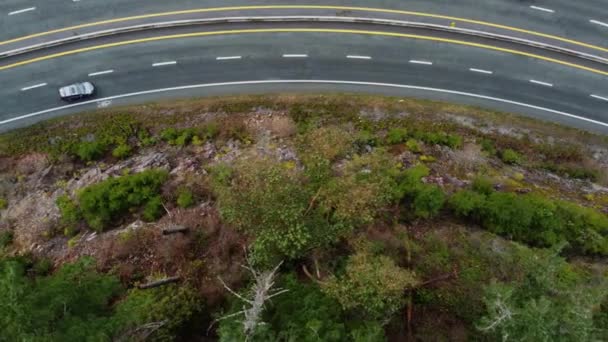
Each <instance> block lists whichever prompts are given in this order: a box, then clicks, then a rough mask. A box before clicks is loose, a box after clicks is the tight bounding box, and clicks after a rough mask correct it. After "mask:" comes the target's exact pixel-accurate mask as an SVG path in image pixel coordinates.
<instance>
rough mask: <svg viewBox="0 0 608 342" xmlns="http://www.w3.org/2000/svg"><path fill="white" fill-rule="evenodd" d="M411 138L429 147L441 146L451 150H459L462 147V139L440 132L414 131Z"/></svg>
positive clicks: (458, 136)
mask: <svg viewBox="0 0 608 342" xmlns="http://www.w3.org/2000/svg"><path fill="white" fill-rule="evenodd" d="M413 136H414V138H416V139H418V140H422V141H423V142H425V143H427V144H430V145H443V146H447V147H449V148H452V149H456V148H460V147H461V146H462V137H461V136H460V135H457V134H448V133H445V132H441V131H439V132H428V131H416V132H414V134H413Z"/></svg>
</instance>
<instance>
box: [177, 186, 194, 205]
mask: <svg viewBox="0 0 608 342" xmlns="http://www.w3.org/2000/svg"><path fill="white" fill-rule="evenodd" d="M193 204H194V194H193V193H192V191H190V190H189V189H181V190H180V191H179V194H178V195H177V205H178V206H179V207H181V208H188V207H191V206H192V205H193Z"/></svg>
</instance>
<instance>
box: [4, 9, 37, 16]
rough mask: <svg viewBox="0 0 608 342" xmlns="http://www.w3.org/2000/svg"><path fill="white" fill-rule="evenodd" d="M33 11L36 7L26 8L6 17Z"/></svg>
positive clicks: (10, 13)
mask: <svg viewBox="0 0 608 342" xmlns="http://www.w3.org/2000/svg"><path fill="white" fill-rule="evenodd" d="M35 10H36V7H28V8H24V9H20V10H17V11H12V12H9V13H8V15H15V14H20V13H25V12H29V11H35Z"/></svg>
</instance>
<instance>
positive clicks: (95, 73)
mask: <svg viewBox="0 0 608 342" xmlns="http://www.w3.org/2000/svg"><path fill="white" fill-rule="evenodd" d="M113 72H114V70H112V69H110V70H104V71H97V72H92V73H90V74H89V77H92V76H99V75H106V74H111V73H113Z"/></svg>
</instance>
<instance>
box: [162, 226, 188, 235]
mask: <svg viewBox="0 0 608 342" xmlns="http://www.w3.org/2000/svg"><path fill="white" fill-rule="evenodd" d="M162 232H163V235H171V234H176V233H187V232H188V228H187V227H184V226H177V225H175V226H170V227H167V228H163V230H162Z"/></svg>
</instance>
